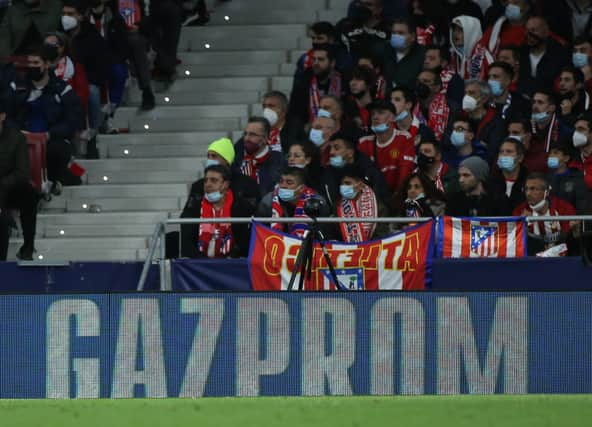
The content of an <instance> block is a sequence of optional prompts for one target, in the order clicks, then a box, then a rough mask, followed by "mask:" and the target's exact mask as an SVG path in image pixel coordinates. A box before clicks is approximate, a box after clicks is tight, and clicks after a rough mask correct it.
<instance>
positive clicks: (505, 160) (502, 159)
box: [497, 156, 515, 172]
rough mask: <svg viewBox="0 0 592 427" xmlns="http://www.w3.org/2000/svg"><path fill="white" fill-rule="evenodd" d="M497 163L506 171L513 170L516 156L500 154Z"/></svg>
mask: <svg viewBox="0 0 592 427" xmlns="http://www.w3.org/2000/svg"><path fill="white" fill-rule="evenodd" d="M497 165H498V166H499V168H500V169H501V170H502V171H504V172H512V171H513V170H514V165H515V161H514V157H510V156H499V157H498V159H497Z"/></svg>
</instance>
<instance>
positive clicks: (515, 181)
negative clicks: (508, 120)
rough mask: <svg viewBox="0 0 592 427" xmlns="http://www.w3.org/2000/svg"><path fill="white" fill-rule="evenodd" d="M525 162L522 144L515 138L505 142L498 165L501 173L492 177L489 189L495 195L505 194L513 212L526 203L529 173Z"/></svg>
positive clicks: (501, 147)
mask: <svg viewBox="0 0 592 427" xmlns="http://www.w3.org/2000/svg"><path fill="white" fill-rule="evenodd" d="M523 161H524V148H523V146H522V144H521V143H520V142H518V141H516V140H515V139H514V138H508V139H506V140H504V142H503V143H502V145H501V146H500V150H499V155H498V157H497V163H496V164H497V167H498V168H499V171H500V173H499V174H495V175H493V176H492V178H491V181H490V185H489V187H490V188H491V191H493V192H494V193H496V194H503V195H504V196H505V197H506V198H507V205H508V206H509V207H510V209H512V210H513V209H514V208H515V207H516V206H518V205H519V204H520V203H522V202H523V201H524V192H523V188H524V184H525V182H526V177H527V176H528V171H527V170H526V168H525V167H524V166H523V165H522V162H523Z"/></svg>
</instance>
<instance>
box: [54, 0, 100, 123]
mask: <svg viewBox="0 0 592 427" xmlns="http://www.w3.org/2000/svg"><path fill="white" fill-rule="evenodd" d="M63 4H64V6H63V8H62V28H63V29H64V31H65V32H66V34H67V36H68V39H69V43H70V49H71V57H72V60H73V61H74V62H77V63H80V64H82V65H83V66H84V69H85V71H86V76H87V78H88V83H89V102H88V125H89V128H90V129H91V130H92V132H93V133H94V134H96V133H97V132H98V130H99V127H100V126H101V125H102V124H103V121H104V118H105V117H104V114H103V112H102V110H101V88H103V87H104V86H106V85H107V84H108V82H109V71H110V68H111V58H110V55H109V46H108V44H107V41H106V40H105V39H104V38H103V37H101V34H100V33H99V31H98V30H97V29H96V27H95V26H94V25H92V24H91V23H90V22H89V20H88V18H87V12H88V6H87V3H86V2H85V1H84V0H64V2H63Z"/></svg>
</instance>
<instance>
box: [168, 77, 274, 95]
mask: <svg viewBox="0 0 592 427" xmlns="http://www.w3.org/2000/svg"><path fill="white" fill-rule="evenodd" d="M268 87H269V78H268V77H223V78H219V79H217V78H201V79H180V80H176V81H175V82H174V83H173V84H171V85H170V86H169V87H168V91H169V92H171V93H178V92H200V91H204V92H212V91H218V90H219V91H227V92H232V91H251V92H252V91H258V92H261V91H264V92H265V91H267V90H268Z"/></svg>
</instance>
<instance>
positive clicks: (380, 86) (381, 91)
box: [375, 75, 386, 99]
mask: <svg viewBox="0 0 592 427" xmlns="http://www.w3.org/2000/svg"><path fill="white" fill-rule="evenodd" d="M385 97H386V79H385V78H384V77H382V75H380V76H378V78H377V79H376V96H375V98H376V99H384V98H385Z"/></svg>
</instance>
